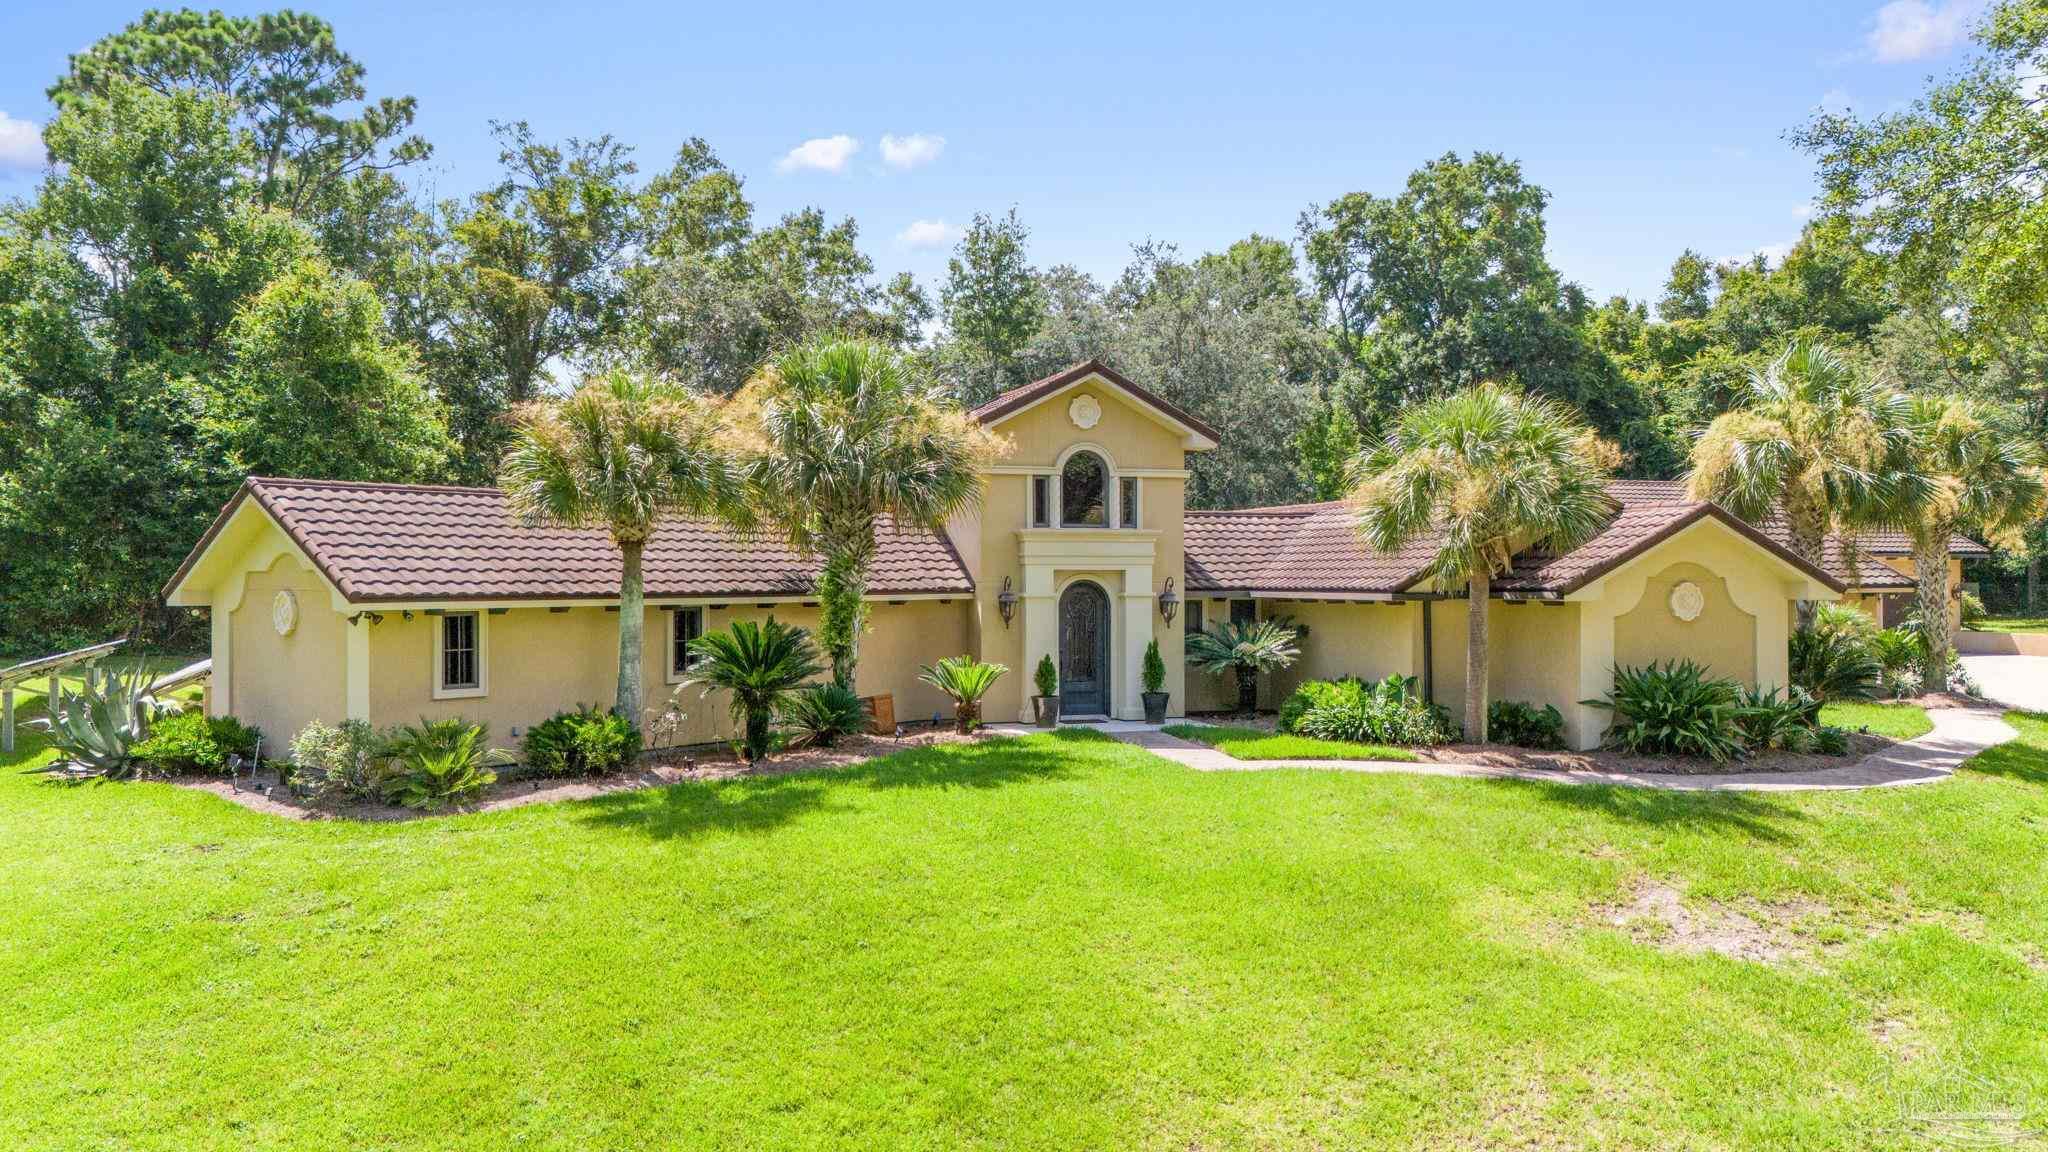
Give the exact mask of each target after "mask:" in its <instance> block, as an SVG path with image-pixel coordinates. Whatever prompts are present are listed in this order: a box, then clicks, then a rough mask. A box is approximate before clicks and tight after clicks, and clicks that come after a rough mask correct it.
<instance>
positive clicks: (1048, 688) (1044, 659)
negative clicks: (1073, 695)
mask: <svg viewBox="0 0 2048 1152" xmlns="http://www.w3.org/2000/svg"><path fill="white" fill-rule="evenodd" d="M1031 679H1032V682H1033V684H1034V685H1035V686H1036V687H1037V688H1038V694H1039V695H1040V696H1057V695H1059V694H1060V670H1059V667H1058V666H1057V665H1055V664H1054V663H1053V662H1052V657H1051V656H1050V655H1046V656H1040V657H1039V658H1038V670H1037V671H1036V672H1034V673H1032V675H1031Z"/></svg>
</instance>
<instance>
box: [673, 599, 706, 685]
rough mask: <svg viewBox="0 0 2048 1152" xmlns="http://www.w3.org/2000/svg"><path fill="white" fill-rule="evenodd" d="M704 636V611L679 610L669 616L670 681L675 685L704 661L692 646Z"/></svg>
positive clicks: (697, 609) (699, 609) (698, 609)
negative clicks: (698, 663)
mask: <svg viewBox="0 0 2048 1152" xmlns="http://www.w3.org/2000/svg"><path fill="white" fill-rule="evenodd" d="M702 635H704V609H702V608H678V609H676V610H675V611H673V612H670V613H669V614H668V679H669V683H671V684H673V683H675V682H676V681H679V680H681V679H682V678H683V676H684V675H685V674H686V673H688V672H689V670H690V668H691V667H692V666H693V665H695V664H696V663H697V661H699V660H701V659H703V657H702V656H699V655H697V654H696V653H694V652H692V651H690V645H691V643H692V642H694V641H695V640H696V639H697V638H698V637H700V636H702Z"/></svg>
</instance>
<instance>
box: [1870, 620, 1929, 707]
mask: <svg viewBox="0 0 2048 1152" xmlns="http://www.w3.org/2000/svg"><path fill="white" fill-rule="evenodd" d="M1868 644H1869V646H1870V654H1871V656H1873V657H1875V658H1876V660H1877V664H1878V667H1879V668H1881V669H1883V674H1882V680H1881V682H1880V683H1881V687H1882V689H1883V691H1884V694H1885V695H1886V696H1890V697H1893V698H1894V699H1896V698H1898V697H1901V696H1911V695H1913V694H1914V693H1915V692H1918V691H1919V690H1920V672H1919V669H1920V664H1921V662H1922V661H1923V660H1924V659H1925V656H1926V652H1927V639H1926V637H1924V636H1922V635H1921V634H1920V633H1919V632H1917V631H1915V630H1913V629H1911V628H1885V629H1881V630H1879V631H1877V632H1873V633H1871V634H1870V638H1869V640H1868Z"/></svg>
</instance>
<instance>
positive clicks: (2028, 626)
mask: <svg viewBox="0 0 2048 1152" xmlns="http://www.w3.org/2000/svg"><path fill="white" fill-rule="evenodd" d="M1970 630H1971V631H1973V632H2048V616H1990V617H1986V618H1985V619H1982V620H1979V621H1977V622H1976V623H1975V624H1972V625H1970Z"/></svg>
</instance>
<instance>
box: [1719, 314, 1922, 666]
mask: <svg viewBox="0 0 2048 1152" xmlns="http://www.w3.org/2000/svg"><path fill="white" fill-rule="evenodd" d="M1903 403H1904V400H1903V397H1901V396H1900V395H1899V393H1898V392H1897V391H1895V390H1894V389H1892V388H1891V387H1889V386H1888V385H1886V384H1884V383H1882V382H1880V381H1877V380H1874V379H1871V378H1869V377H1866V376H1863V375H1862V374H1860V373H1858V372H1857V371H1856V370H1855V369H1853V368H1852V367H1850V365H1849V364H1848V362H1846V361H1844V360H1843V359H1842V358H1841V357H1840V356H1838V355H1836V354H1835V353H1834V352H1833V351H1831V350H1830V349H1828V348H1827V347H1826V346H1825V345H1821V344H1818V343H1815V342H1813V341H1811V340H1808V339H1804V338H1802V339H1799V340H1795V341H1793V342H1792V344H1791V346H1790V347H1788V348H1786V350H1785V352H1784V354H1783V355H1781V356H1779V357H1778V358H1777V359H1776V360H1773V361H1771V363H1770V366H1769V367H1767V368H1765V369H1764V370H1763V371H1760V372H1752V373H1751V374H1750V377H1749V383H1748V384H1747V385H1746V386H1745V388H1744V390H1743V393H1742V395H1741V397H1740V406H1739V407H1736V408H1733V409H1731V410H1729V411H1727V412H1724V413H1722V414H1721V415H1720V416H1717V417H1715V419H1714V422H1713V423H1712V424H1710V425H1708V426H1707V430H1706V431H1705V432H1703V433H1702V434H1701V435H1700V438H1699V440H1698V442H1696V443H1695V444H1694V445H1693V450H1692V476H1691V479H1690V481H1689V483H1688V488H1689V489H1690V492H1691V495H1692V497H1693V498H1694V499H1695V500H1712V501H1714V502H1715V503H1717V504H1720V505H1721V506H1722V507H1725V508H1727V509H1728V510H1729V511H1730V512H1733V513H1735V514H1736V515H1737V516H1740V517H1742V518H1743V519H1744V520H1749V521H1759V520H1764V519H1767V518H1769V517H1770V516H1771V515H1772V514H1773V513H1782V514H1783V515H1784V517H1785V525H1786V528H1787V531H1788V533H1789V536H1790V543H1791V547H1792V551H1793V552H1795V553H1797V554H1798V555H1799V557H1800V558H1801V559H1803V560H1805V561H1806V562H1807V563H1809V564H1812V565H1813V566H1815V567H1820V565H1821V560H1822V552H1823V550H1824V549H1825V547H1826V545H1827V538H1828V534H1829V533H1831V532H1833V533H1839V534H1842V535H1844V536H1845V537H1846V538H1847V539H1848V540H1849V541H1850V543H1851V545H1852V546H1853V544H1854V539H1855V534H1856V532H1857V531H1858V530H1859V529H1860V528H1863V527H1867V526H1869V525H1870V524H1871V523H1873V522H1876V521H1878V520H1881V519H1883V518H1884V515H1885V513H1886V511H1887V509H1888V508H1889V507H1891V505H1892V502H1893V501H1894V500H1895V499H1896V498H1897V496H1896V493H1895V492H1894V491H1893V490H1892V489H1891V488H1890V486H1889V484H1888V476H1887V468H1886V464H1885V462H1886V459H1887V457H1888V456H1890V455H1891V454H1892V453H1893V452H1895V451H1896V450H1897V446H1898V441H1899V439H1900V437H1901V435H1902V432H1901V420H1902V419H1903V415H1904V413H1903V408H1902V405H1903ZM1813 607H1814V605H1813V601H1811V600H1801V601H1800V602H1799V628H1800V629H1801V630H1802V631H1804V630H1806V629H1810V628H1812V627H1813Z"/></svg>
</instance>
